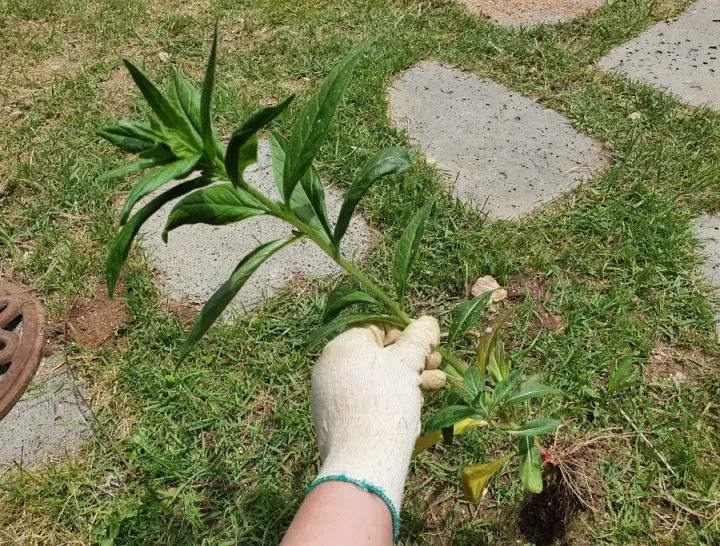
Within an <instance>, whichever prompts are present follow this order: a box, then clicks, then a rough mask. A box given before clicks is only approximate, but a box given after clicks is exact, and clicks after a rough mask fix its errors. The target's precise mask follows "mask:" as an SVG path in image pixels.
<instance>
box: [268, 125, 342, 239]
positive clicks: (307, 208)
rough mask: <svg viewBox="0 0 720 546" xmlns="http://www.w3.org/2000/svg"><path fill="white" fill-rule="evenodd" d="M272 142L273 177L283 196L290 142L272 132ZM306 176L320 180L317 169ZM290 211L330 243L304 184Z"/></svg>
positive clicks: (298, 190) (270, 138)
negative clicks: (284, 174)
mask: <svg viewBox="0 0 720 546" xmlns="http://www.w3.org/2000/svg"><path fill="white" fill-rule="evenodd" d="M268 140H269V142H270V155H271V157H272V167H273V177H274V178H275V185H276V186H277V187H278V191H279V192H280V194H281V195H282V187H283V183H282V180H283V178H282V177H283V167H284V165H285V150H286V149H287V146H288V141H287V140H286V139H285V137H283V136H282V135H281V134H280V133H278V132H276V131H271V132H270V136H269V138H268ZM305 176H316V177H317V178H318V180H319V175H318V174H317V172H315V167H314V166H312V165H311V166H310V169H309V170H308V171H307V172H306V173H305ZM290 211H291V212H292V213H293V214H294V215H295V216H296V217H297V218H299V219H300V220H301V221H303V222H305V223H306V224H307V225H309V226H310V227H311V228H313V231H314V232H315V234H316V235H317V236H318V237H320V238H322V239H324V240H326V241H327V242H328V243H329V242H330V239H329V238H328V235H327V230H326V229H325V227H324V226H323V223H322V222H321V221H320V219H319V218H318V217H317V214H316V213H315V209H314V208H313V206H312V204H311V203H310V199H309V198H308V196H307V194H306V193H305V189H304V188H303V184H298V185H296V186H295V190H294V191H293V195H292V198H291V199H290Z"/></svg>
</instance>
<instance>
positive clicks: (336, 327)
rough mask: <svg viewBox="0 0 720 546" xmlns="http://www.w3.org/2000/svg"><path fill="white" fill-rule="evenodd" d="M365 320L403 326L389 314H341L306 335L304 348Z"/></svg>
mask: <svg viewBox="0 0 720 546" xmlns="http://www.w3.org/2000/svg"><path fill="white" fill-rule="evenodd" d="M365 322H386V323H388V324H395V325H397V326H405V325H404V324H403V323H402V321H400V319H398V318H397V317H391V316H389V315H369V314H358V315H342V316H339V317H337V318H336V319H335V320H333V321H332V322H330V323H329V324H325V325H324V326H321V327H320V328H318V329H317V330H315V331H314V332H313V333H311V334H310V337H308V340H307V343H306V344H305V348H306V349H310V348H312V347H314V346H315V345H317V343H318V342H320V341H322V340H323V339H324V338H326V337H328V336H331V335H333V334H336V333H339V332H341V331H342V330H344V329H345V328H347V327H348V326H353V325H356V324H362V323H365Z"/></svg>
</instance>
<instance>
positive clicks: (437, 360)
mask: <svg viewBox="0 0 720 546" xmlns="http://www.w3.org/2000/svg"><path fill="white" fill-rule="evenodd" d="M440 364H442V355H441V354H440V353H438V352H437V351H433V352H432V353H431V354H430V356H429V357H428V358H427V362H426V363H425V369H426V370H437V369H438V368H439V367H440Z"/></svg>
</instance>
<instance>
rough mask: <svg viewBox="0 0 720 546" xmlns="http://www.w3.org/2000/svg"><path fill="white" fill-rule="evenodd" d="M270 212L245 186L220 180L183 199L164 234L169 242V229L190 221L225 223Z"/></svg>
mask: <svg viewBox="0 0 720 546" xmlns="http://www.w3.org/2000/svg"><path fill="white" fill-rule="evenodd" d="M266 212H267V210H266V209H265V207H263V206H262V204H260V202H259V201H257V200H256V199H255V198H254V197H253V196H252V195H250V194H249V193H247V192H246V191H245V190H243V189H240V188H236V187H235V186H233V185H232V184H218V185H215V186H210V187H209V188H203V189H201V190H198V191H196V192H193V193H191V194H190V195H188V196H186V197H184V198H183V199H182V200H180V202H178V203H177V204H176V205H175V206H174V207H173V209H172V211H171V212H170V216H168V219H167V223H166V224H165V229H164V230H163V233H162V238H163V241H165V242H167V234H168V232H170V231H172V230H173V229H175V228H177V227H180V226H184V225H187V224H208V225H211V226H224V225H226V224H232V223H233V222H240V221H241V220H245V219H247V218H251V217H252V216H259V215H261V214H265V213H266Z"/></svg>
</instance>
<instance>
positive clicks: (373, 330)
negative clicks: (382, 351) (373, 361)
mask: <svg viewBox="0 0 720 546" xmlns="http://www.w3.org/2000/svg"><path fill="white" fill-rule="evenodd" d="M383 337H384V334H382V333H381V330H380V329H379V328H378V327H377V326H375V325H373V324H368V325H366V326H364V327H356V328H350V329H349V330H346V331H345V332H343V333H342V334H340V335H339V336H337V337H336V338H335V339H333V340H332V341H330V342H329V343H328V344H327V345H326V346H325V349H324V350H323V352H322V355H321V356H320V359H321V360H326V359H335V358H340V357H343V356H344V355H346V354H347V353H356V352H357V351H358V350H361V349H362V348H371V349H377V348H380V347H382V346H383Z"/></svg>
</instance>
